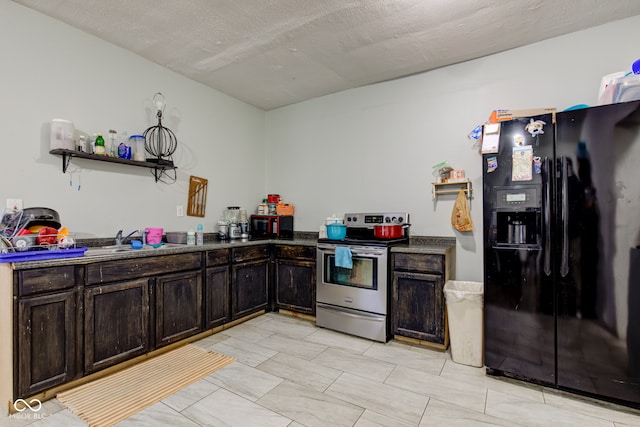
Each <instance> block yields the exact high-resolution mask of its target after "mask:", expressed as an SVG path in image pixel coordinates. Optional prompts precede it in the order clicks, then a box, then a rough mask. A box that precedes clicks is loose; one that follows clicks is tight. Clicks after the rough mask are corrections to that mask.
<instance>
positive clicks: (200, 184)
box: [187, 175, 209, 217]
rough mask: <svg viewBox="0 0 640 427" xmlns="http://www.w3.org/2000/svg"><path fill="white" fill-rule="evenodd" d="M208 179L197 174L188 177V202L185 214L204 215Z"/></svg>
mask: <svg viewBox="0 0 640 427" xmlns="http://www.w3.org/2000/svg"><path fill="white" fill-rule="evenodd" d="M208 183H209V180H207V179H205V178H200V177H197V176H193V175H192V176H190V177H189V203H188V205H187V215H189V216H199V217H204V211H205V208H206V206H207V185H208Z"/></svg>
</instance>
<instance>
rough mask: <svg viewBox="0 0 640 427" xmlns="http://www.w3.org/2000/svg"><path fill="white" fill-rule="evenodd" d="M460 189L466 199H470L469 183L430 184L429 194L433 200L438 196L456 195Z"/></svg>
mask: <svg viewBox="0 0 640 427" xmlns="http://www.w3.org/2000/svg"><path fill="white" fill-rule="evenodd" d="M460 189H462V190H464V191H465V193H467V198H468V199H470V198H471V192H472V191H473V188H471V181H470V180H468V179H467V180H466V181H459V182H432V183H431V194H432V195H433V198H434V199H435V198H436V197H437V196H438V195H440V194H458V192H459V191H460Z"/></svg>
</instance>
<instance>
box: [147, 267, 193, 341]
mask: <svg viewBox="0 0 640 427" xmlns="http://www.w3.org/2000/svg"><path fill="white" fill-rule="evenodd" d="M153 288H154V294H155V295H154V296H153V297H154V300H155V322H154V324H155V347H156V348H157V347H162V346H165V345H167V344H171V343H172V342H176V341H180V340H181V339H183V338H187V337H189V336H191V335H195V334H196V333H198V332H200V331H201V330H202V273H201V272H200V271H192V272H186V273H177V274H171V275H165V276H160V277H157V278H156V279H155V285H154V287H153Z"/></svg>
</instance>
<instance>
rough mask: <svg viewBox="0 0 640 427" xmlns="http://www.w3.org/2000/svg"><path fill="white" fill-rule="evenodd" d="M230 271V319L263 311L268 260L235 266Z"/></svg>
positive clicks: (265, 300)
mask: <svg viewBox="0 0 640 427" xmlns="http://www.w3.org/2000/svg"><path fill="white" fill-rule="evenodd" d="M231 269H232V270H231V318H232V319H238V318H240V317H242V316H246V315H248V314H251V313H255V312H256V311H260V310H262V309H265V308H266V307H267V286H268V280H267V278H268V271H269V260H268V259H264V260H259V261H253V262H246V263H242V264H235V265H233V266H232V267H231Z"/></svg>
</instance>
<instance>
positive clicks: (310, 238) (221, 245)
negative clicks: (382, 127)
mask: <svg viewBox="0 0 640 427" xmlns="http://www.w3.org/2000/svg"><path fill="white" fill-rule="evenodd" d="M317 242H318V236H317V233H300V235H297V236H295V237H294V238H292V239H238V240H218V239H217V237H215V234H213V235H211V236H205V243H204V245H200V246H197V245H183V246H170V247H162V248H158V249H141V250H130V251H125V252H114V253H108V254H102V255H91V256H81V257H73V258H58V259H48V260H34V261H23V262H15V263H13V269H14V270H26V269H32V268H41V267H52V266H60V265H79V264H90V263H94V262H101V261H106V260H117V259H132V258H144V257H150V256H161V255H172V254H181V253H188V252H201V251H210V250H216V249H225V248H237V247H244V246H254V245H264V244H280V245H300V246H316V244H317ZM88 243H90V244H91V243H95V242H88ZM101 244H102V245H105V244H109V243H104V242H102V243H101ZM79 246H83V242H79ZM98 246H99V245H98ZM455 246H456V239H455V238H454V237H422V236H418V237H411V238H410V241H409V243H408V244H403V245H396V246H392V247H391V252H392V253H396V252H398V253H416V254H435V255H450V254H452V253H453V251H454V249H455Z"/></svg>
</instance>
